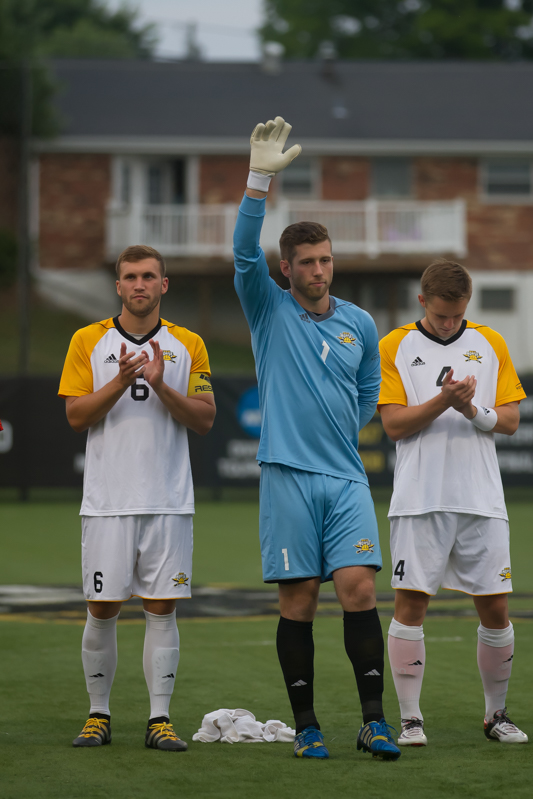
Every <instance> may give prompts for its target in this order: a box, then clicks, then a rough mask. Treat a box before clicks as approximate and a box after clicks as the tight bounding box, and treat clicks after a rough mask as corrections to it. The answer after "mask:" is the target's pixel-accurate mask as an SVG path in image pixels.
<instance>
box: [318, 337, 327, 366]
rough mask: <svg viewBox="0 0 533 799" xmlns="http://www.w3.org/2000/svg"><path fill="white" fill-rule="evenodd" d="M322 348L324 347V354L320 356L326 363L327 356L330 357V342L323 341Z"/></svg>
mask: <svg viewBox="0 0 533 799" xmlns="http://www.w3.org/2000/svg"><path fill="white" fill-rule="evenodd" d="M322 348H323V349H322V355H321V356H320V357H321V358H322V361H323V362H324V363H326V358H327V357H328V352H329V344H328V343H327V342H325V341H323V342H322Z"/></svg>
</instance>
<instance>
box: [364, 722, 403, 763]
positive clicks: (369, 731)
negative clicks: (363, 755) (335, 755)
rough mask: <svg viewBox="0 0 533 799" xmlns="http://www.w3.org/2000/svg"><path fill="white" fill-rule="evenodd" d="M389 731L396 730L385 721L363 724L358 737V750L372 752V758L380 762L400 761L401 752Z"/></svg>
mask: <svg viewBox="0 0 533 799" xmlns="http://www.w3.org/2000/svg"><path fill="white" fill-rule="evenodd" d="M389 730H394V727H391V726H389V725H388V724H387V722H386V721H385V719H381V721H369V723H368V724H363V726H362V727H361V729H360V730H359V735H358V736H357V749H358V750H359V749H362V750H363V752H370V753H371V755H372V757H375V758H378V759H379V760H398V758H399V757H400V755H401V752H400V750H399V749H398V747H397V746H396V744H395V743H394V741H393V740H392V736H391V734H390V732H389ZM394 732H396V730H394Z"/></svg>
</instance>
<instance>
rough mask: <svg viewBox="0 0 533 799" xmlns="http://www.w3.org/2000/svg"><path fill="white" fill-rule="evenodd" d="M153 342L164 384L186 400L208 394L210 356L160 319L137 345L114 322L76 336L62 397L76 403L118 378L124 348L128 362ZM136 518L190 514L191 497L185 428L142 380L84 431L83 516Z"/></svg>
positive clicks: (198, 342)
mask: <svg viewBox="0 0 533 799" xmlns="http://www.w3.org/2000/svg"><path fill="white" fill-rule="evenodd" d="M151 338H152V339H154V340H155V341H157V342H159V345H160V347H161V350H162V351H163V358H164V362H165V372H164V377H163V379H164V381H165V383H166V384H167V385H169V386H170V387H171V388H173V389H175V390H176V391H178V392H179V393H180V394H183V395H184V396H195V395H197V394H198V392H199V391H209V392H211V391H212V388H211V381H210V370H209V361H208V357H207V352H206V349H205V345H204V343H203V341H202V339H201V338H200V337H199V336H197V335H196V334H195V333H191V332H190V331H189V330H186V329H185V328H183V327H178V326H177V325H173V324H171V323H170V322H166V321H165V320H164V319H161V320H160V321H159V323H158V324H157V326H156V327H155V328H154V330H152V331H151V332H150V333H148V334H147V335H146V336H143V337H142V338H140V339H137V338H135V337H133V336H131V335H129V334H128V333H127V332H126V331H124V330H123V329H122V327H121V326H120V323H119V321H118V318H115V319H106V320H105V321H103V322H97V323H95V324H93V325H89V326H88V327H84V328H82V329H81V330H78V331H77V332H76V333H75V334H74V336H73V338H72V341H71V343H70V347H69V350H68V353H67V357H66V360H65V365H64V368H63V374H62V376H61V383H60V386H59V396H60V397H80V396H83V395H85V394H91V393H93V392H95V391H98V390H99V389H101V388H102V387H103V386H105V385H106V384H107V383H109V381H110V380H112V379H113V378H114V377H116V375H117V374H118V371H119V366H118V361H119V358H120V347H121V345H122V344H123V343H125V344H126V346H127V352H132V351H133V352H134V353H135V355H134V356H133V357H137V356H138V355H140V354H141V351H142V350H145V351H146V352H147V353H148V355H149V357H150V358H152V357H153V353H152V348H151V347H150V345H149V343H148V341H149V339H151ZM141 513H147V514H160V513H165V514H166V513H174V514H188V513H194V496H193V487H192V477H191V467H190V461H189V445H188V439H187V429H186V428H185V426H184V425H182V424H180V423H179V422H177V421H176V420H175V419H174V418H173V417H172V416H171V414H170V412H169V411H168V410H167V408H166V407H165V406H164V405H163V403H162V402H161V400H160V399H159V397H158V396H157V395H156V393H155V392H154V391H153V389H152V388H151V387H150V386H149V385H148V383H147V382H145V380H143V378H142V377H139V378H138V379H137V381H136V382H135V383H134V384H133V385H132V386H131V387H130V388H127V389H126V391H125V392H124V394H123V395H122V396H121V397H120V399H119V400H118V401H117V402H116V403H115V405H114V406H113V408H111V410H110V411H109V412H108V413H107V414H106V415H105V416H104V418H103V419H102V420H101V421H100V422H98V423H97V424H95V425H93V426H92V427H90V428H89V434H88V437H87V450H86V458H85V474H84V479H83V502H82V506H81V510H80V515H82V516H122V515H131V514H141Z"/></svg>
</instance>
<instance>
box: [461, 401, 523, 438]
mask: <svg viewBox="0 0 533 799" xmlns="http://www.w3.org/2000/svg"><path fill="white" fill-rule="evenodd" d="M456 410H458V411H459V412H460V413H462V414H463V416H465V417H466V419H470V420H471V419H475V417H476V416H477V414H478V413H479V411H478V408H477V406H476V405H474V404H473V403H472V402H469V403H467V405H465V406H463V407H461V408H456ZM491 410H493V411H494V412H495V414H496V416H497V417H498V421H497V422H496V425H495V426H494V427H493V428H492V430H491V431H490V432H492V433H503V434H504V435H506V436H512V435H513V434H514V433H516V431H517V430H518V425H519V424H520V406H519V404H518V402H508V403H506V404H505V405H499V406H498V407H497V408H492V409H491Z"/></svg>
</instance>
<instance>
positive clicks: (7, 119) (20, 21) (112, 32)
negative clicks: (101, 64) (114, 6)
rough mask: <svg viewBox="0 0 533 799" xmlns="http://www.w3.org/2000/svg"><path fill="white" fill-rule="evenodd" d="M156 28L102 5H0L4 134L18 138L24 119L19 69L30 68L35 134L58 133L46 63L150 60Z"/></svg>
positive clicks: (58, 1) (63, 0) (21, 0)
mask: <svg viewBox="0 0 533 799" xmlns="http://www.w3.org/2000/svg"><path fill="white" fill-rule="evenodd" d="M155 43H156V39H155V33H154V28H153V26H151V25H144V26H140V25H139V24H138V19H137V12H135V11H132V10H131V9H128V8H126V6H124V7H123V8H120V9H119V10H118V11H111V10H109V9H107V8H106V7H105V5H104V3H103V2H100V0H0V134H7V135H16V134H17V133H18V131H19V127H20V117H21V109H20V102H21V68H20V65H21V63H22V62H23V61H26V62H28V63H30V64H31V70H32V78H33V120H34V122H33V132H34V134H36V135H40V136H46V135H50V134H52V133H54V132H55V131H56V130H57V126H58V122H57V120H56V119H55V117H54V113H53V109H52V104H51V99H52V97H53V94H54V91H55V85H54V82H53V79H52V78H51V76H50V74H49V70H48V69H47V67H46V59H48V58H54V57H59V58H62V57H63V58H64V57H69V58H73V57H78V58H149V57H150V56H151V55H152V53H153V50H154V47H155Z"/></svg>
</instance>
